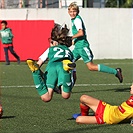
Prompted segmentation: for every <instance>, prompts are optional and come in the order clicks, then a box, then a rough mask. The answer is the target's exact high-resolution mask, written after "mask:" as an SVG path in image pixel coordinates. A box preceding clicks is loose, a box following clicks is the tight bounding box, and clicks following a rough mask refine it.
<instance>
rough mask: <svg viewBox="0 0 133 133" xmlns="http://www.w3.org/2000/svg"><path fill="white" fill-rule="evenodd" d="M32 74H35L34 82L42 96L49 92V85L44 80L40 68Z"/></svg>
mask: <svg viewBox="0 0 133 133" xmlns="http://www.w3.org/2000/svg"><path fill="white" fill-rule="evenodd" d="M32 76H33V80H34V84H35V87H36V90H37V92H38V94H39V95H40V96H41V95H43V94H45V93H47V92H48V89H47V86H46V84H45V82H44V80H43V79H42V76H41V72H40V70H37V71H35V72H33V73H32Z"/></svg>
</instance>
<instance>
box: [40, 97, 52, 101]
mask: <svg viewBox="0 0 133 133" xmlns="http://www.w3.org/2000/svg"><path fill="white" fill-rule="evenodd" d="M41 99H42V101H43V102H50V101H51V98H50V97H48V98H45V97H41Z"/></svg>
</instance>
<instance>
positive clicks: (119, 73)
mask: <svg viewBox="0 0 133 133" xmlns="http://www.w3.org/2000/svg"><path fill="white" fill-rule="evenodd" d="M116 71H117V74H116V75H115V76H116V77H117V78H118V79H119V81H120V83H122V82H123V77H122V70H121V68H116Z"/></svg>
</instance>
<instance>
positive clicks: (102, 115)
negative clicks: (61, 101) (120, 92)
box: [73, 85, 133, 124]
mask: <svg viewBox="0 0 133 133" xmlns="http://www.w3.org/2000/svg"><path fill="white" fill-rule="evenodd" d="M130 94H131V96H130V97H129V99H128V100H126V101H125V102H123V103H122V104H121V105H119V106H112V105H110V104H108V103H105V102H103V101H101V100H98V99H96V98H94V97H91V96H88V95H82V96H81V97H80V110H81V113H80V114H74V115H73V118H75V119H76V122H77V123H79V124H80V123H82V124H104V123H106V124H117V123H120V122H127V121H130V120H131V119H132V118H133V85H132V86H131V90H130ZM90 108H91V109H92V110H93V111H94V113H95V115H94V116H89V113H88V112H89V109H90Z"/></svg>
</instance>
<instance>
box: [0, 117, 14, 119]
mask: <svg viewBox="0 0 133 133" xmlns="http://www.w3.org/2000/svg"><path fill="white" fill-rule="evenodd" d="M15 117H16V116H2V117H1V118H0V119H11V118H15Z"/></svg>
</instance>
